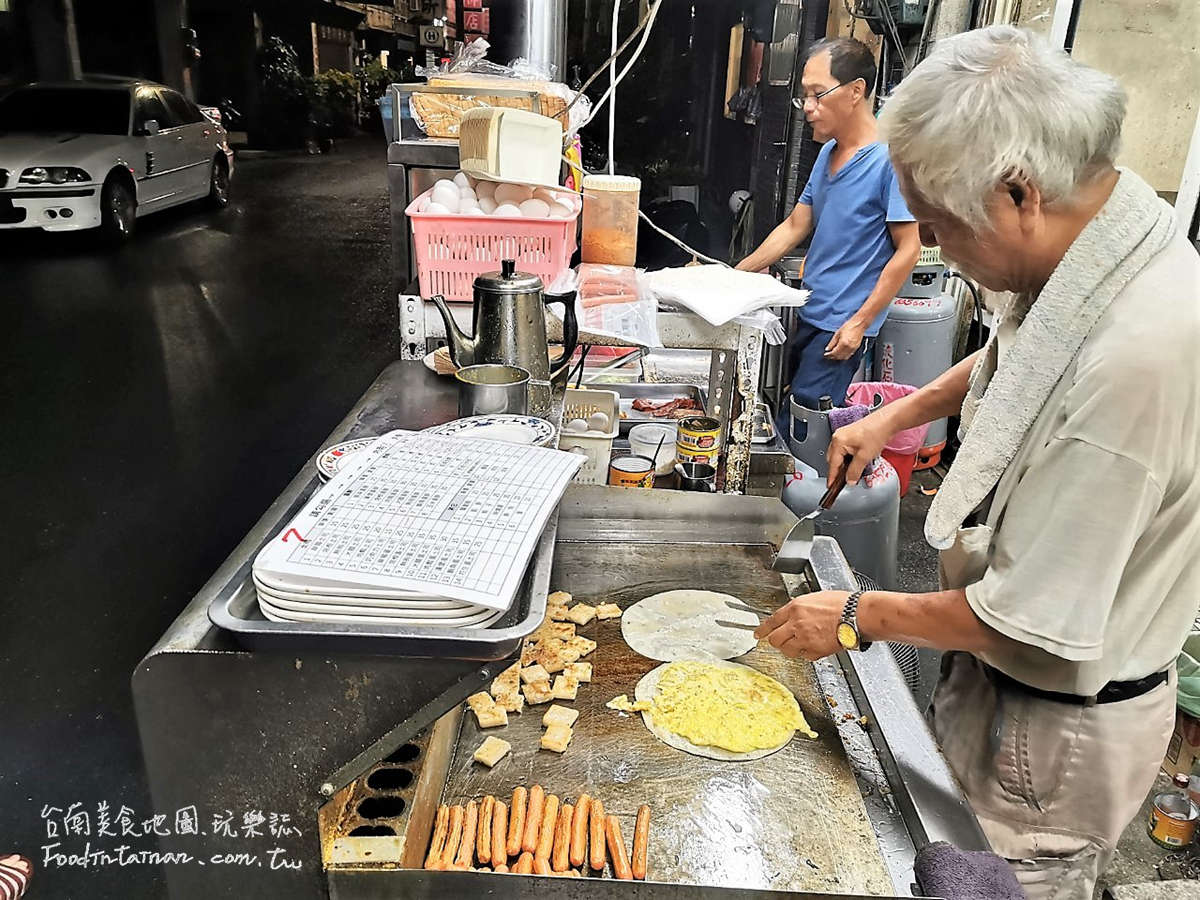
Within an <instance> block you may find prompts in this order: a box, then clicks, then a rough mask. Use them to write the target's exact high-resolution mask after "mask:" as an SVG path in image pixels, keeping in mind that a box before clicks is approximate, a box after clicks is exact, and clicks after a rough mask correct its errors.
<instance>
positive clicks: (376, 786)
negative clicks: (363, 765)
mask: <svg viewBox="0 0 1200 900" xmlns="http://www.w3.org/2000/svg"><path fill="white" fill-rule="evenodd" d="M412 780H413V773H412V772H410V771H408V769H379V770H378V771H375V772H372V773H371V777H370V778H368V779H367V787H369V788H371V789H373V790H376V791H399V790H402V789H404V788H406V787H408V786H409V785H410V784H412Z"/></svg>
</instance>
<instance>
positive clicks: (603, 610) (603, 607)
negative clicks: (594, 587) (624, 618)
mask: <svg viewBox="0 0 1200 900" xmlns="http://www.w3.org/2000/svg"><path fill="white" fill-rule="evenodd" d="M596 618H597V619H619V618H621V607H619V606H617V604H615V603H601V604H600V605H599V606H597V607H596Z"/></svg>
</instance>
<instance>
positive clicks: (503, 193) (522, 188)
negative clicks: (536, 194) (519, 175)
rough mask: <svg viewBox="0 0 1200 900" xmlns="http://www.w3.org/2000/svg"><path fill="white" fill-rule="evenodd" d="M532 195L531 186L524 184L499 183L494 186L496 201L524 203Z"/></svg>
mask: <svg viewBox="0 0 1200 900" xmlns="http://www.w3.org/2000/svg"><path fill="white" fill-rule="evenodd" d="M532 197H533V188H531V187H529V186H528V185H525V184H501V185H498V186H497V187H496V202H497V203H512V204H514V205H515V204H519V203H524V202H525V201H526V200H529V199H530V198H532Z"/></svg>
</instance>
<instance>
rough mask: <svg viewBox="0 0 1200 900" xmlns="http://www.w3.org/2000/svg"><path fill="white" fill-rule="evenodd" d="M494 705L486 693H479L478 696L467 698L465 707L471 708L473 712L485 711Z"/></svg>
mask: <svg viewBox="0 0 1200 900" xmlns="http://www.w3.org/2000/svg"><path fill="white" fill-rule="evenodd" d="M495 705H496V701H495V700H493V699H492V695H491V694H489V693H488V692H487V691H480V692H479V693H478V694H472V695H471V696H470V697H468V698H467V706H469V707H471V710H472V711H473V712H477V713H478V712H481V711H487V710H489V709H491V708H492V707H493V706H495Z"/></svg>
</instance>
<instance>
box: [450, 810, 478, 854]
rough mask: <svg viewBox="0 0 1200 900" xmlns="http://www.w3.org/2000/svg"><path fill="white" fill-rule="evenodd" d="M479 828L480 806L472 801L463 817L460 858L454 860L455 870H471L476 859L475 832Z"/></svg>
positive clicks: (459, 846) (459, 849) (459, 848)
mask: <svg viewBox="0 0 1200 900" xmlns="http://www.w3.org/2000/svg"><path fill="white" fill-rule="evenodd" d="M478 827H479V804H478V803H476V802H475V801H474V800H472V801H471V802H470V803H468V804H467V811H466V814H465V815H464V816H463V831H462V842H461V843H460V844H459V845H458V856H456V857H455V858H454V868H456V869H469V868H471V861H472V860H473V859H474V858H475V830H476V829H477V828H478Z"/></svg>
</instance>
